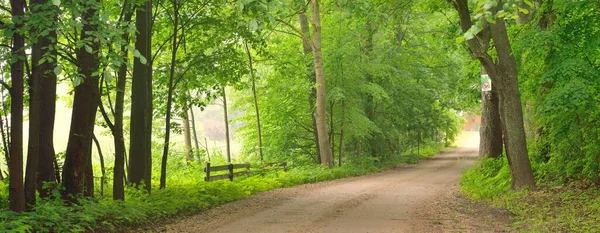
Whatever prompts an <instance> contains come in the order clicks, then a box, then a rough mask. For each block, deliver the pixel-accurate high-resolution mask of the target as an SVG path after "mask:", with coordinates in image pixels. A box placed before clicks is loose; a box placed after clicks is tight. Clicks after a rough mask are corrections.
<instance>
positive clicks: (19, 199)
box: [9, 0, 25, 211]
mask: <svg viewBox="0 0 600 233" xmlns="http://www.w3.org/2000/svg"><path fill="white" fill-rule="evenodd" d="M10 4H11V7H12V15H13V19H12V20H13V23H14V24H15V29H16V30H17V31H16V32H15V33H14V34H13V46H12V48H11V55H12V57H15V58H17V59H16V61H15V62H14V63H11V64H10V76H11V81H12V87H11V89H10V93H11V101H10V112H11V117H10V125H11V131H12V132H11V134H10V138H11V143H10V161H9V173H10V181H9V199H10V209H11V210H12V211H24V210H25V193H24V189H23V73H24V60H23V59H25V40H24V38H23V35H22V34H20V33H19V31H18V30H19V29H21V28H22V27H23V23H22V20H23V14H24V10H23V9H24V6H25V2H24V1H23V0H12V1H10Z"/></svg>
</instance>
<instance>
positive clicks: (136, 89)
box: [128, 0, 152, 192]
mask: <svg viewBox="0 0 600 233" xmlns="http://www.w3.org/2000/svg"><path fill="white" fill-rule="evenodd" d="M135 14H136V16H135V24H136V29H137V31H138V33H137V34H136V35H137V39H136V41H135V48H136V49H137V50H138V51H140V55H142V56H143V57H144V58H145V59H144V61H145V62H142V60H141V59H140V58H134V63H133V77H132V81H131V124H130V139H129V143H130V146H129V169H128V178H129V182H131V183H133V184H135V185H140V184H142V183H144V185H145V187H146V191H148V192H150V191H151V188H152V186H151V183H150V181H151V180H150V178H151V174H150V172H151V171H152V153H151V135H152V125H151V122H152V114H151V113H152V105H151V104H149V103H151V101H152V94H151V90H152V87H151V86H150V85H151V80H152V73H151V69H152V68H151V67H152V61H150V58H151V56H152V55H151V53H150V46H151V20H152V1H151V0H146V1H145V2H144V3H143V4H142V5H141V6H140V7H138V8H137V9H136V13H135ZM148 122H150V126H149V125H148Z"/></svg>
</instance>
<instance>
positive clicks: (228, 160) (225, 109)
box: [222, 87, 231, 163]
mask: <svg viewBox="0 0 600 233" xmlns="http://www.w3.org/2000/svg"><path fill="white" fill-rule="evenodd" d="M222 91H223V113H224V114H223V115H224V121H225V142H226V144H227V162H228V163H231V142H230V140H229V116H227V115H228V113H227V95H226V93H225V87H223V89H222Z"/></svg>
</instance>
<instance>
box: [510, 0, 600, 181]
mask: <svg viewBox="0 0 600 233" xmlns="http://www.w3.org/2000/svg"><path fill="white" fill-rule="evenodd" d="M598 10H600V6H599V5H598V4H597V3H594V2H589V1H552V2H544V4H543V5H542V6H541V8H540V9H538V13H537V15H536V17H535V18H534V20H533V22H532V23H529V24H527V25H524V26H513V28H512V29H511V31H513V33H514V35H515V39H514V43H513V44H514V51H515V54H516V57H517V58H518V59H517V61H518V62H519V63H520V64H519V68H520V77H521V80H520V85H521V90H522V93H523V96H524V101H526V103H528V105H529V107H528V109H529V112H528V115H529V118H530V119H531V124H530V130H531V132H532V133H531V134H530V135H532V137H533V138H532V139H530V140H529V142H533V143H532V145H531V146H530V149H531V153H532V154H533V158H532V159H533V160H535V161H534V163H538V164H539V165H538V166H537V169H536V171H535V172H536V176H537V177H538V178H539V179H541V180H542V182H544V183H552V184H555V185H561V184H564V183H566V182H570V181H573V180H586V181H587V182H592V181H595V180H596V179H598V177H599V176H600V172H599V171H600V141H599V140H600V131H598V128H600V122H599V121H598V116H599V115H600V82H598V80H597V79H598V76H600V53H598V52H597V51H598V49H600V39H599V38H600V19H598V17H597V14H596V12H597V11H598ZM519 58H520V59H519Z"/></svg>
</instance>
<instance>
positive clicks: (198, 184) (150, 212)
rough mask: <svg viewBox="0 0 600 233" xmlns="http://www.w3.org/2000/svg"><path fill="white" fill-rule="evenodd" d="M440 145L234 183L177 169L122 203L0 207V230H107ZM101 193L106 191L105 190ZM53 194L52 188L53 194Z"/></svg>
mask: <svg viewBox="0 0 600 233" xmlns="http://www.w3.org/2000/svg"><path fill="white" fill-rule="evenodd" d="M441 150H442V147H441V146H439V145H433V146H428V147H425V148H422V150H421V154H423V155H426V156H416V155H402V156H398V157H395V158H390V159H388V160H385V161H379V160H377V159H372V158H367V157H363V158H361V159H355V160H354V161H353V162H352V163H350V164H347V165H344V166H342V167H336V168H332V169H329V168H324V167H322V166H305V167H296V168H292V169H291V170H290V171H287V172H283V171H267V172H263V173H261V174H258V175H255V176H251V177H246V178H241V179H238V180H236V181H234V182H229V181H216V182H204V180H203V175H202V172H201V169H181V170H180V171H177V174H172V175H171V176H170V178H169V179H168V181H167V183H168V184H169V185H168V186H167V188H166V189H162V190H160V189H153V191H152V194H151V195H147V194H146V193H144V192H141V191H137V190H136V189H133V188H128V189H127V191H126V198H125V200H126V201H125V202H121V201H116V202H115V201H112V200H111V199H110V198H109V197H105V198H102V199H80V200H79V201H80V205H74V206H69V207H68V206H66V205H65V203H63V201H62V200H61V199H60V198H55V199H45V200H39V201H38V205H36V207H35V208H34V209H33V210H32V211H30V212H23V213H16V212H12V211H9V210H7V209H2V210H0V232H86V231H103V232H112V231H119V230H123V229H125V228H131V227H135V226H139V225H144V224H146V223H149V222H153V221H157V220H160V219H165V218H177V217H182V216H187V215H191V214H195V213H199V212H202V211H203V210H205V209H208V208H211V207H215V206H219V205H222V204H225V203H228V202H232V201H235V200H238V199H241V198H244V197H246V196H249V195H254V194H257V193H260V192H264V191H268V190H273V189H277V188H281V187H289V186H294V185H299V184H306V183H315V182H320V181H327V180H334V179H340V178H345V177H352V176H361V175H366V174H370V173H374V172H379V171H382V170H385V169H388V168H391V167H394V166H396V165H398V164H404V163H416V162H418V161H419V160H421V159H423V158H425V157H428V156H430V155H434V154H437V153H438V152H439V151H441ZM7 192H8V187H6V185H5V184H4V183H2V182H0V199H4V198H7V197H8V194H7ZM107 193H110V192H108V191H107ZM56 195H57V196H58V193H56Z"/></svg>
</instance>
